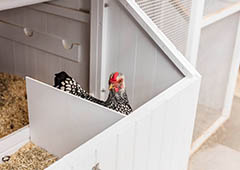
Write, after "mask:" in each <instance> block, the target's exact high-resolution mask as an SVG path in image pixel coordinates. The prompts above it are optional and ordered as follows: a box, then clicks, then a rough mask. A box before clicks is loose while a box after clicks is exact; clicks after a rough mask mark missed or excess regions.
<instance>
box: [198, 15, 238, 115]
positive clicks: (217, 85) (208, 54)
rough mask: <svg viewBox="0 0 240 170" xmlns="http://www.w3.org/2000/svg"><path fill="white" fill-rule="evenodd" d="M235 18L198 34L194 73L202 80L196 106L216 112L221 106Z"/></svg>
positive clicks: (235, 31)
mask: <svg viewBox="0 0 240 170" xmlns="http://www.w3.org/2000/svg"><path fill="white" fill-rule="evenodd" d="M238 18H239V14H235V15H232V16H229V17H227V18H225V19H223V20H221V21H218V22H216V23H214V24H212V25H209V26H208V27H204V28H203V29H202V33H201V39H200V46H199V53H198V56H199V57H198V61H197V70H198V71H199V72H200V73H201V75H202V76H203V79H202V85H201V93H200V98H199V103H200V104H201V105H204V106H206V107H208V108H212V109H214V110H215V111H217V112H222V109H223V106H224V100H225V96H226V90H227V85H228V78H229V74H230V69H231V68H230V66H231V63H232V62H231V61H232V56H233V51H234V45H235V39H236V34H237V28H238V20H239V19H238ZM206 49H207V50H206ZM216 61H217V64H216Z"/></svg>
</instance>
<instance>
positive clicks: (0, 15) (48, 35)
mask: <svg viewBox="0 0 240 170" xmlns="http://www.w3.org/2000/svg"><path fill="white" fill-rule="evenodd" d="M89 6H90V1H89V0H58V1H52V2H50V3H44V4H39V5H34V6H30V7H24V8H17V9H13V10H8V11H3V12H0V72H9V73H13V74H17V75H21V76H25V75H28V76H31V77H33V78H36V79H39V80H41V81H44V82H46V83H48V84H52V83H53V77H54V73H56V72H59V71H62V70H65V71H67V72H68V73H69V74H70V75H72V76H73V77H74V78H75V79H76V80H77V81H78V82H79V83H80V84H81V85H82V86H83V87H84V88H85V89H88V84H89V83H88V80H89V39H90V24H89V23H90V21H89V18H90V16H89V8H90V7H89ZM24 28H28V29H31V31H33V36H32V37H27V36H26V35H25V34H24ZM63 40H65V41H67V42H69V43H72V42H73V43H77V44H78V45H75V46H73V48H72V49H69V50H68V49H65V48H64V47H63V44H62V41H63Z"/></svg>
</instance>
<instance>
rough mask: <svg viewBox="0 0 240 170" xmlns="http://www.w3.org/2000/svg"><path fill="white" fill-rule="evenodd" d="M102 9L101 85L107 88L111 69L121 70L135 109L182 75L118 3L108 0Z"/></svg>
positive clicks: (103, 95) (112, 70)
mask: <svg viewBox="0 0 240 170" xmlns="http://www.w3.org/2000/svg"><path fill="white" fill-rule="evenodd" d="M105 12H106V18H105V19H106V22H105V23H106V25H104V28H105V29H106V30H107V31H106V32H105V33H104V35H103V37H104V38H105V41H104V44H103V48H105V49H104V50H105V54H104V57H105V60H104V64H105V65H104V67H103V73H105V75H104V76H103V77H102V78H101V81H102V87H103V88H105V89H107V83H105V82H107V79H108V75H109V74H110V73H111V72H114V71H119V72H122V73H124V74H125V76H126V86H127V92H128V96H129V100H130V103H131V104H132V106H133V108H134V109H136V108H137V107H139V106H141V105H142V104H144V103H145V102H147V101H148V100H150V99H151V98H153V97H155V96H157V95H158V94H159V93H161V92H163V91H164V90H166V89H167V88H169V87H170V86H171V85H173V84H175V83H176V82H178V81H179V80H181V79H182V78H183V77H184V75H183V74H182V73H181V72H180V71H179V69H178V68H177V67H176V66H175V65H174V64H173V63H172V62H171V60H170V59H169V58H168V56H166V54H165V53H164V52H163V51H162V50H161V49H160V48H159V47H157V45H156V44H155V43H154V41H153V40H152V39H151V38H150V37H149V36H148V35H147V33H146V32H145V31H144V30H143V29H142V28H141V26H140V25H139V24H138V23H137V22H136V21H135V19H134V18H133V17H132V16H130V14H128V12H127V11H126V10H125V9H124V7H123V6H122V4H120V3H119V2H118V1H117V0H112V1H109V7H108V8H105ZM102 93H103V92H102ZM106 96H107V93H105V94H102V97H103V98H106Z"/></svg>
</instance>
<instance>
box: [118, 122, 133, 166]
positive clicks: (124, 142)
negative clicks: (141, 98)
mask: <svg viewBox="0 0 240 170" xmlns="http://www.w3.org/2000/svg"><path fill="white" fill-rule="evenodd" d="M134 128H135V126H134V124H126V125H125V126H122V127H121V128H120V129H119V130H118V132H117V139H118V143H117V160H116V161H117V162H116V170H121V169H125V170H131V169H132V167H133V159H134V149H133V148H134V145H135V141H136V139H135V129H134Z"/></svg>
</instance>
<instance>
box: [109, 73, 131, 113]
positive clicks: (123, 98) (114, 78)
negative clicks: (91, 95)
mask: <svg viewBox="0 0 240 170" xmlns="http://www.w3.org/2000/svg"><path fill="white" fill-rule="evenodd" d="M105 106H106V107H108V108H110V109H113V110H116V111H117V112H120V113H123V114H125V115H129V114H130V113H131V112H132V108H131V106H130V104H129V100H128V96H127V92H126V88H125V77H124V75H123V74H122V73H118V72H115V73H112V74H111V75H110V77H109V95H108V99H107V101H106V102H105Z"/></svg>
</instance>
